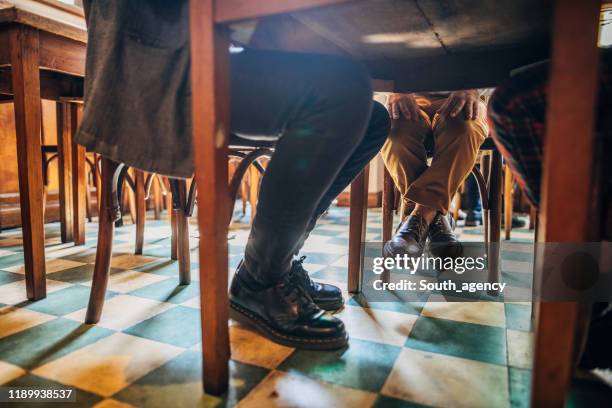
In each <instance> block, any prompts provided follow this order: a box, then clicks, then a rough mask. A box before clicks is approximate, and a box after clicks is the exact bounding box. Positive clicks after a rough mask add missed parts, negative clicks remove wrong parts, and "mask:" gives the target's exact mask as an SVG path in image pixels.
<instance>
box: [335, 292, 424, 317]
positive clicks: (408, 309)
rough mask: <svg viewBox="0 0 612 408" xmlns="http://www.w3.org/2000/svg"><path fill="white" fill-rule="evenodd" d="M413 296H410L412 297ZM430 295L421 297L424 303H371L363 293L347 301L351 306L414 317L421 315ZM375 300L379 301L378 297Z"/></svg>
mask: <svg viewBox="0 0 612 408" xmlns="http://www.w3.org/2000/svg"><path fill="white" fill-rule="evenodd" d="M411 295H413V294H408V296H411ZM427 298H428V295H425V296H421V299H422V301H418V302H402V301H385V302H374V301H370V300H369V299H368V298H367V297H366V296H365V295H364V294H363V293H361V294H358V295H354V296H351V297H350V298H349V299H348V300H347V304H349V305H351V306H361V307H368V308H371V309H377V310H388V311H391V312H399V313H408V314H413V315H420V314H421V311H422V310H423V307H425V304H426V303H427ZM375 299H377V300H378V299H379V296H377V297H376V298H375Z"/></svg>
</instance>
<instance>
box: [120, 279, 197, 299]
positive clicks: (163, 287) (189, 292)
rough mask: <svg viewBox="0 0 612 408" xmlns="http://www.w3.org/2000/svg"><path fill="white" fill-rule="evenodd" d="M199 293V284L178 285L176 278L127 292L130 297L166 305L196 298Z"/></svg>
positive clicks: (195, 282)
mask: <svg viewBox="0 0 612 408" xmlns="http://www.w3.org/2000/svg"><path fill="white" fill-rule="evenodd" d="M199 293H200V285H199V282H197V281H194V282H191V284H189V285H179V280H178V278H177V279H166V280H163V281H161V282H157V283H153V284H151V285H147V286H145V287H143V288H140V289H136V290H134V291H132V292H129V294H130V295H134V296H139V297H144V298H147V299H153V300H159V301H161V302H168V303H183V302H185V301H187V300H189V299H191V298H194V297H196V296H198V295H199Z"/></svg>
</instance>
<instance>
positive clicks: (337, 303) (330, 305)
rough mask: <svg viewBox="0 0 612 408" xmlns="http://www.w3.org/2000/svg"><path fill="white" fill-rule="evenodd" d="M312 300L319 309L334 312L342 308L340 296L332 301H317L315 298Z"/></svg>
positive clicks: (342, 300) (342, 301)
mask: <svg viewBox="0 0 612 408" xmlns="http://www.w3.org/2000/svg"><path fill="white" fill-rule="evenodd" d="M313 300H314V302H315V304H316V305H317V306H319V307H320V308H321V309H323V310H325V311H326V312H332V313H335V312H339V311H340V310H342V309H343V308H344V299H343V298H340V299H337V300H334V301H328V302H324V301H317V300H315V299H313Z"/></svg>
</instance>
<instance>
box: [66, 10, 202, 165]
mask: <svg viewBox="0 0 612 408" xmlns="http://www.w3.org/2000/svg"><path fill="white" fill-rule="evenodd" d="M84 7H85V15H86V20H87V27H88V44H87V60H86V76H85V111H84V114H83V120H82V123H81V127H80V129H79V130H78V133H77V135H76V142H77V143H79V144H81V145H84V146H86V147H87V149H88V150H90V151H93V152H96V153H100V154H101V155H102V156H105V157H107V158H109V159H112V160H115V161H118V162H121V163H126V164H128V165H129V166H133V167H136V168H139V169H142V170H146V171H151V172H156V173H161V174H165V175H172V176H176V177H190V176H191V175H192V173H193V158H192V147H191V146H192V143H191V85H190V78H189V77H190V50H189V18H188V9H189V2H188V1H187V0H129V1H128V0H85V1H84Z"/></svg>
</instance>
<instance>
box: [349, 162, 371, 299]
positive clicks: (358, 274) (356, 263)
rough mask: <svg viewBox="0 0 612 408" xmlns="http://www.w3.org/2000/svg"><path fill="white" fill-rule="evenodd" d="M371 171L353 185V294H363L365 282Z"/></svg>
mask: <svg viewBox="0 0 612 408" xmlns="http://www.w3.org/2000/svg"><path fill="white" fill-rule="evenodd" d="M369 170H370V166H369V165H368V166H366V167H365V168H364V169H363V171H362V172H361V173H359V175H358V176H357V178H356V179H355V180H354V181H353V182H352V183H351V196H350V209H351V210H350V211H351V212H350V221H349V254H348V256H349V261H348V291H349V292H351V293H359V292H361V285H362V280H363V275H362V274H363V255H364V254H363V249H364V248H363V243H364V242H365V237H366V220H367V214H368V177H369Z"/></svg>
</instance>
